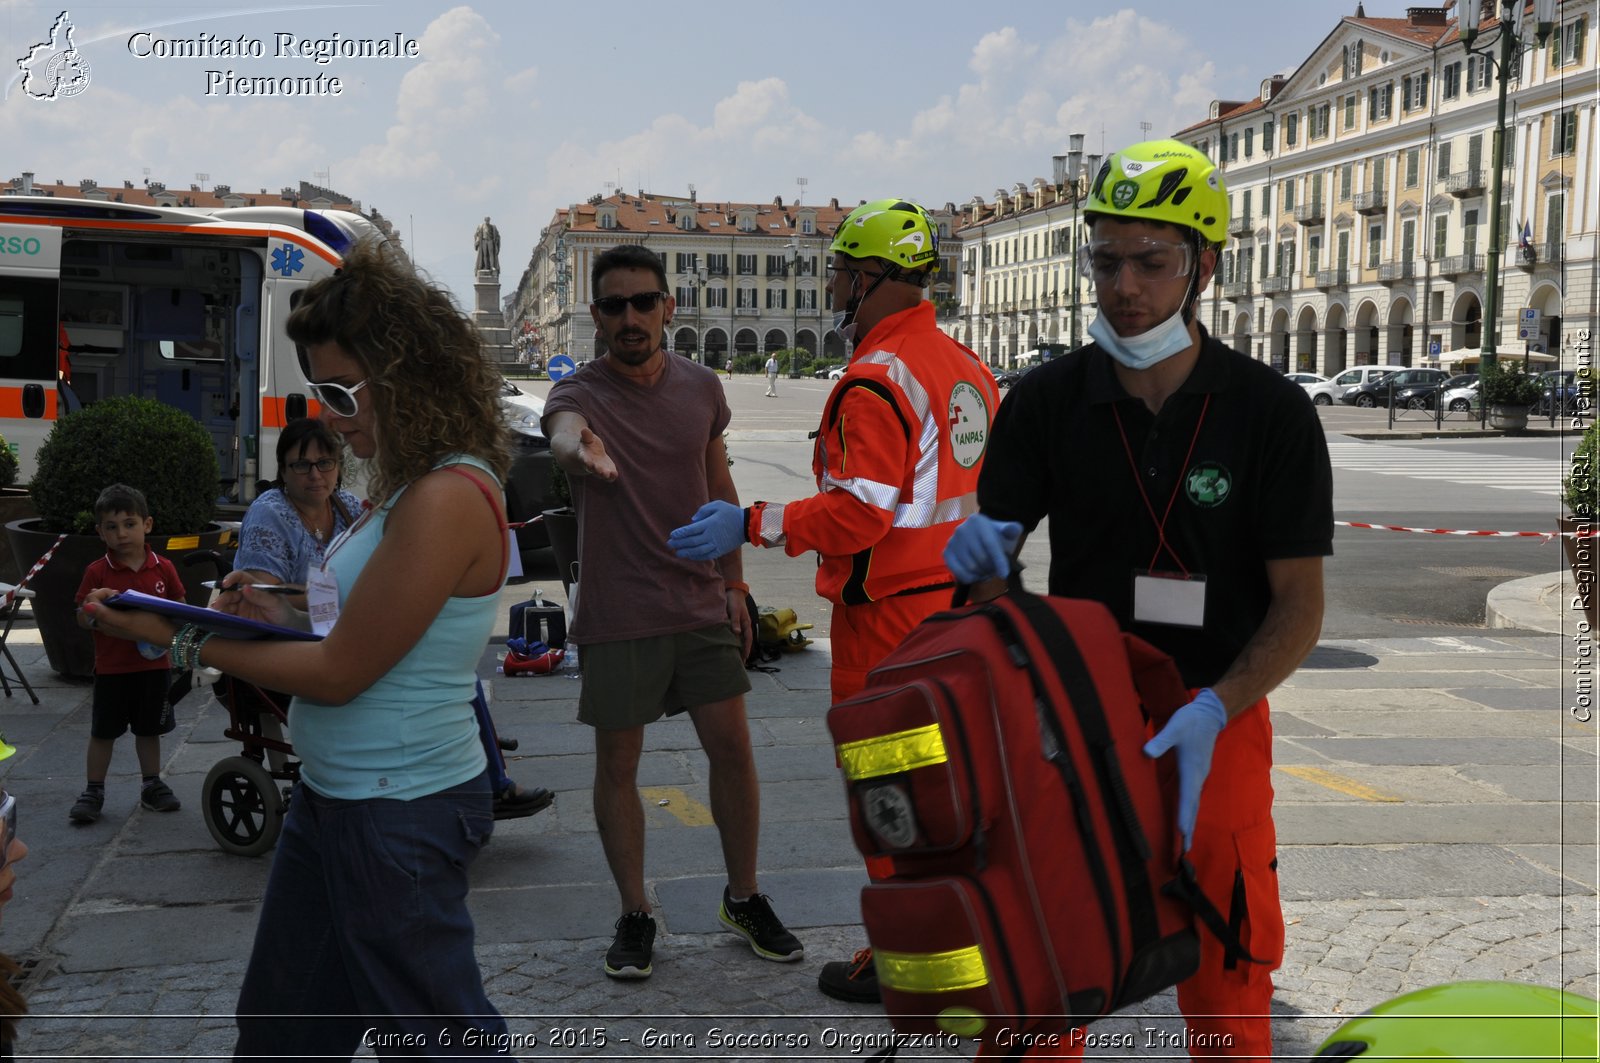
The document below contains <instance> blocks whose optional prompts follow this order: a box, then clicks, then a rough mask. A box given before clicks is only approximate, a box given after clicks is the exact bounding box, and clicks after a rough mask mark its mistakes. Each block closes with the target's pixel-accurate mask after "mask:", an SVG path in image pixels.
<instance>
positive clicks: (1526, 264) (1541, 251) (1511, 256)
mask: <svg viewBox="0 0 1600 1063" xmlns="http://www.w3.org/2000/svg"><path fill="white" fill-rule="evenodd" d="M1506 258H1507V260H1508V261H1510V262H1512V263H1514V264H1515V265H1516V266H1517V267H1518V268H1520V269H1525V270H1531V269H1533V268H1534V267H1535V266H1537V265H1540V264H1541V263H1542V264H1544V265H1546V266H1554V265H1558V264H1559V263H1560V262H1561V242H1560V241H1548V240H1547V241H1545V242H1544V243H1542V244H1529V245H1528V246H1527V247H1511V248H1507V249H1506Z"/></svg>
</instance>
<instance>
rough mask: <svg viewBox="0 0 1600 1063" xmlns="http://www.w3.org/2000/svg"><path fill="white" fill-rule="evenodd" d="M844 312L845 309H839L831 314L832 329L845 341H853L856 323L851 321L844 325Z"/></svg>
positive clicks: (854, 339)
mask: <svg viewBox="0 0 1600 1063" xmlns="http://www.w3.org/2000/svg"><path fill="white" fill-rule="evenodd" d="M845 313H846V312H845V311H843V310H840V311H838V312H837V313H835V314H834V315H833V331H835V332H837V333H838V334H839V335H841V336H843V337H844V341H845V342H846V343H854V342H855V341H856V323H855V322H854V321H852V322H850V324H848V325H846V324H845V323H844V319H845Z"/></svg>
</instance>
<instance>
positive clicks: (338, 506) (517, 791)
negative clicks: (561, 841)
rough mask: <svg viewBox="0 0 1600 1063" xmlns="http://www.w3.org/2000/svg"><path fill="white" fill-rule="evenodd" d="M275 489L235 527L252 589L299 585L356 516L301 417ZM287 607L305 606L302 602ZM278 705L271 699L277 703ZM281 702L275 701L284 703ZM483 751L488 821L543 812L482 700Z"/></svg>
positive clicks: (318, 428) (327, 439)
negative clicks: (488, 779)
mask: <svg viewBox="0 0 1600 1063" xmlns="http://www.w3.org/2000/svg"><path fill="white" fill-rule="evenodd" d="M277 453H278V482H277V485H276V486H274V487H273V488H272V489H271V490H269V491H264V492H262V493H261V495H259V496H258V497H257V498H256V500H255V501H254V502H252V503H250V509H249V510H248V511H247V512H246V513H245V515H244V523H243V524H242V525H241V526H240V528H239V551H238V553H236V554H235V555H234V558H233V567H234V570H235V571H243V572H244V573H245V574H246V575H247V576H248V577H249V578H250V580H251V581H252V582H255V583H292V584H296V585H302V584H304V583H305V579H306V573H307V572H309V571H311V569H312V568H313V567H314V566H316V565H318V564H320V563H321V562H322V557H323V554H324V553H325V552H326V551H327V548H328V544H329V543H331V542H333V541H334V540H335V539H337V538H338V537H339V536H340V535H341V534H342V533H343V532H344V530H345V529H346V528H348V527H350V525H351V524H353V523H355V520H356V518H357V517H359V516H360V515H361V509H362V502H361V500H360V499H359V498H357V497H356V496H355V495H353V494H351V493H350V492H349V491H346V490H344V487H343V484H344V471H343V465H344V444H343V442H342V441H341V440H340V439H339V436H338V435H337V434H336V433H335V432H334V431H333V429H331V428H329V427H328V426H327V425H325V424H323V423H322V422H321V421H318V420H315V419H313V418H310V417H302V418H299V419H297V420H293V421H290V422H289V423H288V424H287V425H285V426H284V428H283V431H282V432H281V433H279V435H278V451H277ZM289 600H290V602H291V603H292V604H294V605H296V606H304V605H305V598H304V596H291V597H290V599H289ZM275 700H276V699H275ZM286 703H287V699H286V698H285V699H283V700H282V701H280V705H282V704H286ZM473 707H474V709H475V711H476V712H477V715H478V725H479V730H480V734H481V735H482V737H483V743H484V750H485V752H487V753H488V755H489V770H490V773H491V775H492V778H493V782H494V818H495V819H520V818H522V817H524V816H531V815H533V814H534V813H535V812H540V811H542V810H544V809H546V808H548V807H550V804H551V803H552V802H553V801H554V800H555V795H554V794H553V793H551V792H550V791H549V790H547V789H545V788H543V787H535V788H534V789H531V790H524V789H523V788H522V787H521V786H518V785H517V784H516V783H515V782H514V781H513V780H512V779H511V776H509V775H507V774H506V761H505V756H504V755H503V754H502V753H501V751H500V743H499V740H498V739H497V738H496V737H495V729H494V721H493V720H492V719H490V717H489V706H488V703H487V702H486V701H483V700H481V699H475V700H474V702H473Z"/></svg>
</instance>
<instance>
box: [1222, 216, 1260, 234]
mask: <svg viewBox="0 0 1600 1063" xmlns="http://www.w3.org/2000/svg"><path fill="white" fill-rule="evenodd" d="M1252 224H1254V222H1253V221H1252V219H1251V217H1250V215H1248V214H1241V215H1239V216H1238V217H1236V218H1229V219H1228V234H1229V235H1230V236H1249V235H1250V226H1251V225H1252Z"/></svg>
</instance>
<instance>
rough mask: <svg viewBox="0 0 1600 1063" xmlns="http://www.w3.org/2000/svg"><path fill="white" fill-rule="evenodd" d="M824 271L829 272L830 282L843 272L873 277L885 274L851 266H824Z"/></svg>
mask: <svg viewBox="0 0 1600 1063" xmlns="http://www.w3.org/2000/svg"><path fill="white" fill-rule="evenodd" d="M823 272H825V273H827V275H828V282H829V283H830V284H831V283H832V282H833V278H835V277H837V276H838V275H839V274H841V273H845V274H848V275H850V276H852V277H871V278H873V279H877V278H878V277H881V276H883V273H882V272H881V271H874V270H865V269H851V268H850V267H849V266H824V267H823Z"/></svg>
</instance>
